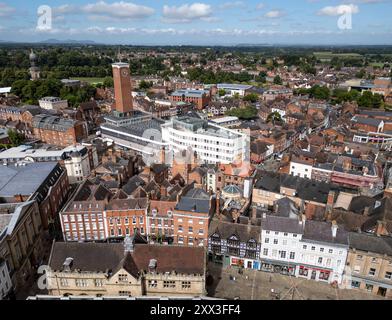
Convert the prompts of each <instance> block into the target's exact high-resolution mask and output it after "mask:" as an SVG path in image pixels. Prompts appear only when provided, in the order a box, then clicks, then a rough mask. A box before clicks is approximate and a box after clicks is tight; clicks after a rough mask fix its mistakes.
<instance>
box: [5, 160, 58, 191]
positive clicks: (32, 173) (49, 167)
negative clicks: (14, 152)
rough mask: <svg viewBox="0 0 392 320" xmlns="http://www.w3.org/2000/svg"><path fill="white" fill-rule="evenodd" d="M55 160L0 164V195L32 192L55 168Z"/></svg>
mask: <svg viewBox="0 0 392 320" xmlns="http://www.w3.org/2000/svg"><path fill="white" fill-rule="evenodd" d="M56 166H57V162H38V163H29V164H25V165H23V166H15V165H1V166H0V197H13V196H15V195H17V194H22V195H30V194H32V193H34V192H35V191H36V190H38V188H39V187H40V186H41V184H42V183H43V182H44V181H45V179H46V178H47V177H48V175H49V174H50V173H51V172H52V171H53V170H54V169H55V167H56Z"/></svg>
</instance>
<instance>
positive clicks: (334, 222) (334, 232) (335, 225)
mask: <svg viewBox="0 0 392 320" xmlns="http://www.w3.org/2000/svg"><path fill="white" fill-rule="evenodd" d="M331 229H332V237H333V238H334V239H335V238H336V234H337V233H338V229H339V227H338V224H337V223H336V221H335V220H334V221H332V227H331Z"/></svg>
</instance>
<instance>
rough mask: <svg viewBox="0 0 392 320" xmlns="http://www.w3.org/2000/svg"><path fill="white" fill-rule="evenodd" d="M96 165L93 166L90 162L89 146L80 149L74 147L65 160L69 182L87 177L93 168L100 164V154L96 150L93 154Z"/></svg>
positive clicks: (79, 180)
mask: <svg viewBox="0 0 392 320" xmlns="http://www.w3.org/2000/svg"><path fill="white" fill-rule="evenodd" d="M93 159H94V160H93V162H94V167H93V168H92V166H91V164H90V157H89V154H88V150H87V148H82V149H80V150H78V149H77V148H74V150H72V151H71V152H70V153H69V155H68V156H67V158H66V159H65V160H64V166H65V168H66V169H67V174H68V179H69V183H71V184H72V183H78V182H81V181H83V179H84V178H87V177H88V176H89V175H90V173H91V170H93V169H94V168H95V167H96V166H98V155H97V153H96V150H95V154H93Z"/></svg>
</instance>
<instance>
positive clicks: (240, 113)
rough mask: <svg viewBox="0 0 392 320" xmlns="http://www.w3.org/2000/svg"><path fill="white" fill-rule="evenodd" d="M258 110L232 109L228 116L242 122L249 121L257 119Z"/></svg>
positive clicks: (251, 108)
mask: <svg viewBox="0 0 392 320" xmlns="http://www.w3.org/2000/svg"><path fill="white" fill-rule="evenodd" d="M257 112H258V111H257V109H256V108H255V107H252V106H250V107H247V108H232V109H230V110H228V111H227V112H226V115H228V116H232V117H238V118H239V119H242V120H249V119H253V118H256V117H257Z"/></svg>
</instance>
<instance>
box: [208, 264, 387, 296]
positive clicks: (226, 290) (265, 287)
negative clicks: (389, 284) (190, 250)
mask: <svg viewBox="0 0 392 320" xmlns="http://www.w3.org/2000/svg"><path fill="white" fill-rule="evenodd" d="M208 272H209V274H211V275H212V276H213V279H214V282H213V283H212V285H210V286H208V287H207V291H208V296H210V297H216V298H223V299H230V300H233V299H240V300H385V298H383V297H380V296H377V295H374V294H371V293H367V292H363V291H359V290H355V289H351V290H348V289H335V288H333V287H332V286H331V285H330V284H327V283H320V282H316V281H312V280H306V279H302V278H295V277H289V276H285V275H281V274H276V273H269V272H263V271H257V270H247V269H245V270H244V272H243V274H239V273H238V268H234V267H228V268H226V269H222V266H219V265H216V264H214V263H212V262H210V263H209V265H208ZM233 277H234V278H235V280H233Z"/></svg>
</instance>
